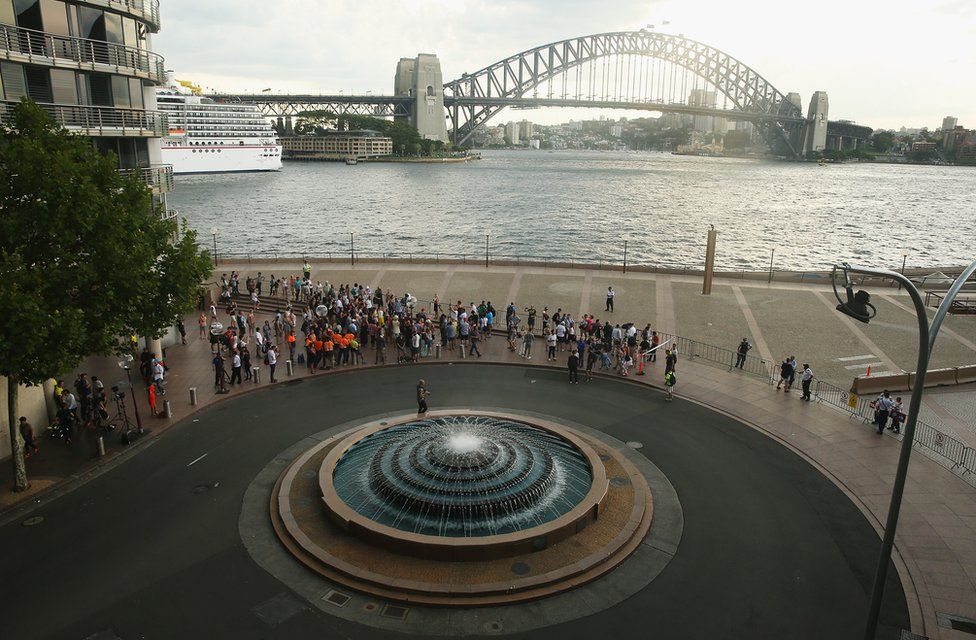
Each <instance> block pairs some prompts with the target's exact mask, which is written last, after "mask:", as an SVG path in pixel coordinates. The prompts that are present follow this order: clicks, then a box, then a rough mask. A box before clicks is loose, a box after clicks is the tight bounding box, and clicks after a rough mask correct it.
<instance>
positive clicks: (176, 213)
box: [159, 209, 180, 220]
mask: <svg viewBox="0 0 976 640" xmlns="http://www.w3.org/2000/svg"><path fill="white" fill-rule="evenodd" d="M179 217H180V210H179V209H160V210H159V219H160V220H174V219H178V218H179Z"/></svg>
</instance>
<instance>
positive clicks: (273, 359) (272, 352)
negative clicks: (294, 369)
mask: <svg viewBox="0 0 976 640" xmlns="http://www.w3.org/2000/svg"><path fill="white" fill-rule="evenodd" d="M277 365H278V347H277V346H276V345H271V346H270V347H268V366H269V367H270V368H271V382H277V380H276V379H275V367H276V366H277Z"/></svg>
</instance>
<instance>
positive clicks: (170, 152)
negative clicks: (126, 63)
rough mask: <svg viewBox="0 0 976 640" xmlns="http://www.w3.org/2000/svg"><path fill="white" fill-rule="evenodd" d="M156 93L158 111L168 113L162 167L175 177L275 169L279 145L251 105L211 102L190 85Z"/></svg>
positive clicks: (175, 84)
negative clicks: (179, 175) (170, 169)
mask: <svg viewBox="0 0 976 640" xmlns="http://www.w3.org/2000/svg"><path fill="white" fill-rule="evenodd" d="M167 79H168V80H169V82H168V83H167V84H168V85H169V86H166V87H158V88H157V89H156V104H157V108H158V109H159V110H160V111H162V112H163V113H165V114H166V118H167V120H168V122H169V131H168V133H167V135H166V136H165V137H164V138H163V143H162V147H163V148H162V154H163V162H164V163H165V164H171V165H173V173H175V174H188V173H229V172H238V171H278V170H279V169H281V143H280V142H279V140H278V135H277V134H276V133H275V131H274V129H272V128H271V124H270V123H269V122H268V121H267V120H266V119H265V118H264V116H263V115H262V114H261V111H260V110H259V109H258V107H257V106H255V105H253V104H243V103H224V102H214V101H213V100H211V99H210V98H207V97H205V96H203V95H201V93H202V92H201V91H200V88H199V87H197V86H195V85H193V84H192V83H189V82H180V83H179V85H182V86H179V85H178V84H177V83H176V82H174V81H173V79H172V76H171V75H170V74H167Z"/></svg>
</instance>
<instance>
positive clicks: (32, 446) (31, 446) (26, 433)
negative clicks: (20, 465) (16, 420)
mask: <svg viewBox="0 0 976 640" xmlns="http://www.w3.org/2000/svg"><path fill="white" fill-rule="evenodd" d="M20 437H21V438H23V439H24V459H25V460H26V459H27V458H29V457H31V454H34V453H37V452H38V451H40V448H39V447H38V446H37V444H36V443H35V442H34V427H33V426H31V423H30V422H28V421H27V418H26V417H25V416H21V417H20Z"/></svg>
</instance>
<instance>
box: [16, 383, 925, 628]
mask: <svg viewBox="0 0 976 640" xmlns="http://www.w3.org/2000/svg"><path fill="white" fill-rule="evenodd" d="M421 376H422V377H425V378H427V380H428V384H429V389H430V390H431V391H432V392H433V395H432V396H431V398H430V405H431V408H432V409H435V408H437V407H438V406H470V407H479V406H480V407H496V408H497V407H506V408H510V409H513V410H516V411H517V410H525V411H532V412H539V413H545V414H549V415H552V416H555V417H557V418H558V417H563V418H565V419H567V420H572V421H574V422H578V423H582V424H586V425H588V426H591V427H593V428H597V429H601V430H603V431H606V432H608V433H610V434H612V435H613V436H614V437H616V438H618V439H620V440H623V441H631V440H636V441H640V442H642V443H643V444H644V446H643V448H642V449H640V452H641V453H642V454H644V455H646V456H648V458H650V459H651V460H652V461H653V462H654V463H655V464H656V465H657V466H658V467H659V468H660V469H661V470H662V471H663V472H664V473H665V474H666V475H667V476H668V478H669V479H670V481H671V482H672V484H673V485H674V487H675V488H676V490H677V492H678V497H679V499H680V500H681V504H682V508H683V511H684V533H683V536H682V540H681V544H680V546H679V548H678V552H677V555H676V556H675V558H674V559H673V560H672V561H671V563H670V564H669V565H668V566H667V567H666V568H665V570H664V571H663V572H662V573H661V575H660V576H658V578H657V579H656V580H655V581H654V582H652V583H651V584H650V586H648V587H647V588H646V589H644V590H643V591H641V592H640V593H638V594H637V595H636V596H633V597H631V598H630V599H628V600H626V601H624V602H623V603H621V604H619V605H617V606H616V607H613V608H611V609H609V610H607V611H604V612H602V613H600V614H597V615H594V616H590V617H588V618H584V619H582V620H576V621H574V622H572V623H567V624H563V625H558V626H554V627H549V628H547V629H543V630H537V631H533V632H531V633H529V634H525V635H524V637H526V638H528V637H531V638H534V639H543V640H544V639H549V638H552V639H559V640H567V639H570V638H602V637H608V638H613V637H617V638H632V637H653V638H655V639H664V638H675V639H678V638H681V639H688V638H750V639H754V638H776V639H777V640H782V639H784V638H817V639H820V638H858V637H860V634H861V630H862V625H863V620H864V613H865V611H866V609H867V600H868V593H869V591H870V587H871V577H872V575H873V570H874V565H875V563H876V561H877V553H878V548H879V546H880V541H879V539H878V537H877V535H876V534H875V533H874V531H873V529H872V528H871V527H870V525H869V524H868V523H867V522H866V521H865V520H864V518H863V517H862V516H861V514H860V512H859V511H858V510H857V508H856V507H855V506H854V505H853V504H851V503H850V502H849V501H848V500H847V499H846V497H845V496H844V495H843V494H842V493H841V492H840V490H838V489H837V488H836V487H835V486H834V485H833V484H831V483H830V482H829V481H828V480H827V479H825V478H824V477H822V476H821V475H820V474H819V473H818V472H817V471H816V470H815V469H813V468H812V467H810V466H809V465H808V464H807V463H806V462H804V461H803V460H802V459H800V458H799V457H797V456H796V455H794V454H793V453H791V452H790V451H789V450H787V449H785V448H784V447H782V446H780V445H779V444H777V443H776V442H774V441H772V440H770V439H768V438H766V437H765V436H763V435H762V434H760V433H758V432H756V431H755V430H753V429H751V428H749V427H746V426H744V425H742V424H741V423H738V422H736V421H735V420H732V419H730V418H727V417H725V416H722V415H719V414H716V413H713V412H710V411H708V410H706V409H703V408H702V407H699V406H698V405H695V404H693V403H690V402H685V401H682V400H680V399H678V400H676V401H674V402H672V403H666V402H665V401H664V400H663V396H662V395H661V394H659V393H657V392H653V391H649V390H646V389H639V388H637V387H635V386H632V385H627V384H623V383H620V382H615V381H611V380H595V381H594V382H592V383H589V384H580V385H579V386H571V385H568V384H567V383H566V382H565V381H564V379H563V377H562V375H559V374H558V372H555V371H539V370H529V369H526V368H522V367H498V366H490V365H454V366H444V365H422V366H417V367H399V368H388V369H380V370H372V371H362V372H353V373H347V374H342V375H332V376H323V377H321V378H318V379H315V380H310V381H305V382H302V383H300V384H291V385H288V386H278V387H272V388H268V389H266V390H263V391H259V392H255V393H252V394H248V395H247V396H244V397H242V398H239V399H236V400H234V401H231V402H226V403H223V404H221V405H217V406H215V407H213V408H211V409H208V410H206V411H203V412H201V413H199V414H197V415H196V416H193V417H192V418H191V419H188V420H186V421H184V423H183V424H180V425H177V426H175V427H174V428H173V429H171V430H170V431H169V432H168V433H166V434H165V435H163V436H161V437H160V438H159V439H158V440H157V441H155V442H153V443H152V444H151V445H150V446H148V447H146V448H145V449H144V450H143V451H141V452H139V453H138V454H137V455H134V456H132V457H130V458H129V459H127V460H125V461H124V462H122V463H121V464H119V465H118V466H116V467H115V468H113V469H112V470H111V471H109V472H107V473H105V474H104V475H102V476H100V477H98V478H96V479H94V480H92V481H91V482H89V483H88V484H86V485H84V486H82V487H80V488H78V489H77V490H75V491H73V492H71V493H69V494H67V495H65V496H63V497H61V498H59V499H57V500H55V501H53V502H51V503H50V504H46V505H44V506H42V507H41V508H39V509H38V510H37V511H35V512H34V513H32V514H31V515H40V516H43V517H44V519H45V520H44V522H43V523H41V524H39V525H37V526H34V527H24V526H21V524H20V522H19V521H18V522H14V523H11V524H8V525H6V526H4V527H2V528H0V548H2V549H3V550H4V553H3V556H2V558H0V619H2V620H3V622H2V624H0V638H3V639H4V640H20V639H27V638H64V639H70V640H82V639H86V638H90V637H94V638H96V639H98V640H111V639H113V638H120V639H121V640H135V639H137V638H153V639H155V638H240V639H244V638H323V637H328V638H379V637H390V636H391V635H392V634H390V633H388V632H381V631H378V630H375V629H372V628H367V627H364V626H360V625H357V624H355V623H351V622H347V621H345V620H341V619H339V618H335V617H332V616H329V615H327V614H325V613H323V612H321V611H318V610H317V609H315V608H312V607H309V608H306V609H305V610H304V611H302V612H300V613H298V614H297V615H293V616H291V617H290V618H288V619H287V620H285V621H284V622H282V623H281V624H278V625H276V626H272V625H269V624H268V623H267V622H265V621H262V620H261V619H260V618H259V617H258V616H257V615H256V614H255V608H256V607H259V606H260V605H261V604H262V603H266V602H267V601H269V600H270V599H272V598H274V597H275V596H277V595H279V594H282V593H283V592H286V593H287V592H288V589H287V587H285V586H284V585H282V584H281V583H279V582H278V581H277V580H276V579H274V578H273V577H271V576H270V575H269V574H267V573H265V572H264V571H263V570H262V569H261V568H260V567H258V566H257V565H256V564H254V562H253V561H252V560H251V559H250V557H249V556H248V554H247V552H246V550H245V549H244V547H243V545H242V543H241V540H240V537H239V534H238V516H239V514H240V509H241V501H242V498H243V495H244V491H245V489H246V488H247V487H248V485H249V484H250V482H251V480H252V479H253V478H254V476H255V475H256V474H257V473H258V472H259V471H260V470H261V469H262V468H263V467H264V466H265V465H266V464H267V463H268V462H269V461H270V460H271V459H272V458H273V457H274V456H275V455H276V454H277V453H278V452H280V451H282V450H284V449H286V448H287V447H289V446H290V445H292V444H294V443H295V442H297V441H298V440H300V439H302V438H303V437H304V436H306V435H308V434H312V433H316V432H318V431H321V430H323V429H326V428H328V427H330V426H333V425H338V424H341V423H344V422H348V421H350V420H354V419H356V418H358V417H362V416H368V415H374V414H379V413H385V412H393V411H399V412H408V411H411V410H413V409H414V408H415V406H416V405H415V403H414V385H415V384H416V380H417V378H419V377H421ZM529 378H532V379H535V380H536V382H535V383H530V382H529ZM679 391H680V389H679ZM204 454H206V455H205V457H203V458H202V459H199V460H197V459H198V458H200V456H203V455H204ZM195 460H197V461H196V462H193V461H195ZM191 462H193V464H190V463H191ZM894 576H895V572H894V571H893V570H892V571H891V572H890V578H889V586H888V589H887V600H886V602H885V607H884V611H883V622H884V623H885V625H886V628H885V631H884V633H883V634H882V635H880V636H879V637H886V638H897V637H898V631H897V629H900V628H908V616H907V608H906V604H905V596H904V593H903V591H902V589H901V586H900V584H899V583H898V581H897V578H896V577H894ZM471 631H472V633H476V632H479V631H481V629H477V630H471Z"/></svg>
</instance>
